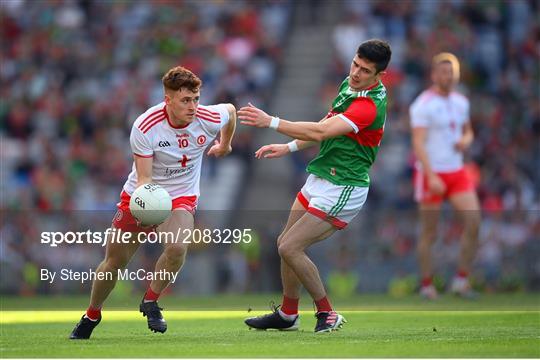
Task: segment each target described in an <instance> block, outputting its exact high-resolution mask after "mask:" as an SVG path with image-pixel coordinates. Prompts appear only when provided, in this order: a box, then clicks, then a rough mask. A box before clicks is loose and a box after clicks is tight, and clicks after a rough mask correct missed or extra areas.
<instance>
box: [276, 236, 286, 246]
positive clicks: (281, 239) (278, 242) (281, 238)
mask: <svg viewBox="0 0 540 360" xmlns="http://www.w3.org/2000/svg"><path fill="white" fill-rule="evenodd" d="M284 235H285V233H281V234H279V236H278V238H277V246H278V247H279V245H280V244H281V242H282V241H283V237H284Z"/></svg>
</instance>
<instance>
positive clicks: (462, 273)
mask: <svg viewBox="0 0 540 360" xmlns="http://www.w3.org/2000/svg"><path fill="white" fill-rule="evenodd" d="M457 276H458V277H460V278H462V279H466V278H467V277H468V276H469V272H468V271H465V270H461V269H460V270H458V272H457Z"/></svg>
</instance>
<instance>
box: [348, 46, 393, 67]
mask: <svg viewBox="0 0 540 360" xmlns="http://www.w3.org/2000/svg"><path fill="white" fill-rule="evenodd" d="M356 55H358V57H359V58H360V59H365V60H367V61H369V62H372V63H374V64H375V69H376V70H377V72H378V73H379V72H381V71H383V70H385V69H386V67H387V66H388V63H389V62H390V58H391V57H392V50H390V45H389V44H388V43H387V42H386V41H383V40H378V39H371V40H367V41H364V42H363V43H362V44H360V46H359V47H358V50H357V51H356Z"/></svg>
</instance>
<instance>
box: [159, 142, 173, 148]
mask: <svg viewBox="0 0 540 360" xmlns="http://www.w3.org/2000/svg"><path fill="white" fill-rule="evenodd" d="M158 146H159V147H167V146H171V143H170V142H168V141H160V142H158Z"/></svg>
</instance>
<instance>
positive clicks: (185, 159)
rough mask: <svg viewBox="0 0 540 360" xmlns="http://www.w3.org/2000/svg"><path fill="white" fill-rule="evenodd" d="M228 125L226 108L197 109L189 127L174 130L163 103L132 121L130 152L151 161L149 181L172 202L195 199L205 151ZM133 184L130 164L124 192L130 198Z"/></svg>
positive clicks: (218, 106)
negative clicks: (183, 197) (169, 197)
mask: <svg viewBox="0 0 540 360" xmlns="http://www.w3.org/2000/svg"><path fill="white" fill-rule="evenodd" d="M228 121H229V112H228V110H227V107H226V106H225V104H219V105H209V106H203V105H199V107H198V108H197V113H196V115H195V119H194V121H193V122H192V123H191V124H189V125H186V126H184V127H175V126H174V125H173V124H172V123H171V122H170V120H169V118H168V115H167V112H166V111H165V103H164V102H162V103H160V104H158V105H155V106H152V107H151V108H150V109H148V110H147V111H146V112H145V113H143V114H142V115H140V116H139V117H138V118H137V120H135V123H134V124H133V127H132V129H131V135H130V143H131V149H132V151H133V154H134V155H135V156H141V157H152V158H153V163H152V181H153V182H154V183H156V184H159V185H161V186H162V187H163V188H165V190H167V191H168V192H169V194H170V195H171V197H172V198H173V199H175V198H178V197H180V196H192V195H195V196H197V197H198V196H199V181H200V178H201V165H202V158H203V154H204V150H205V149H206V147H207V146H208V145H209V144H211V143H213V141H214V139H215V138H216V136H217V134H218V133H219V131H220V130H221V128H222V127H223V126H225V124H227V122H228ZM136 184H137V172H136V171H135V163H133V166H132V170H131V173H130V174H129V176H128V179H127V181H126V183H125V184H124V191H125V192H127V193H128V194H129V195H131V194H132V193H133V191H134V190H135V186H136Z"/></svg>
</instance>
